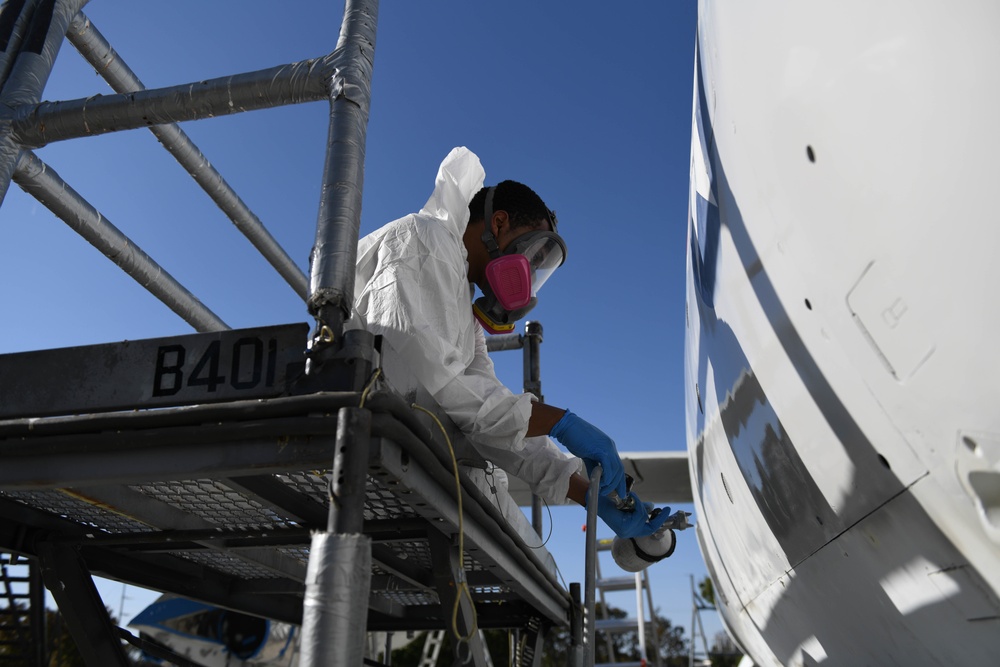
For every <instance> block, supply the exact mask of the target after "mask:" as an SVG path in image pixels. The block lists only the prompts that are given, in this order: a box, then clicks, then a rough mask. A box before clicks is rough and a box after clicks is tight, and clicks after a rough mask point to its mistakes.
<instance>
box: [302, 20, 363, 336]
mask: <svg viewBox="0 0 1000 667" xmlns="http://www.w3.org/2000/svg"><path fill="white" fill-rule="evenodd" d="M377 21H378V2H377V0H349V1H348V3H347V6H346V7H345V9H344V22H343V24H342V26H341V29H340V39H339V41H338V43H337V51H336V53H337V54H338V58H337V67H336V69H335V70H334V74H333V78H332V79H331V81H330V134H329V138H328V143H327V153H326V165H325V167H324V169H323V186H322V190H321V193H320V197H321V198H320V207H319V218H318V220H317V223H316V243H315V245H314V246H313V251H312V255H311V258H310V265H311V279H310V296H309V311H310V312H311V313H313V315H315V316H316V317H317V318H318V319H319V321H320V322H322V323H323V324H325V325H327V326H329V327H330V328H331V329H332V330H333V333H334V335H335V337H337V338H339V336H340V333H341V330H342V329H343V323H344V321H346V319H347V318H348V317H349V316H350V312H351V306H352V303H353V300H354V265H355V262H356V261H357V255H358V235H359V231H360V229H361V194H362V189H363V187H364V165H365V140H366V133H367V128H368V111H369V106H370V102H371V79H372V67H373V64H374V58H375V29H376V23H377Z"/></svg>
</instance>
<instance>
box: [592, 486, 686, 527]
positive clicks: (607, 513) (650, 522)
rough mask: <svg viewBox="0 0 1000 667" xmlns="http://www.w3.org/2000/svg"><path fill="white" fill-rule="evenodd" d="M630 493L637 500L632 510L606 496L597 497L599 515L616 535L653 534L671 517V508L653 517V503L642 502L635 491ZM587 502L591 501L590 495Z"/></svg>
mask: <svg viewBox="0 0 1000 667" xmlns="http://www.w3.org/2000/svg"><path fill="white" fill-rule="evenodd" d="M629 495H630V496H632V499H633V500H634V501H635V509H634V510H633V511H631V512H626V511H624V510H620V509H618V508H617V507H615V504H614V503H613V502H612V501H611V499H610V498H607V497H606V496H598V498H597V516H599V517H601V520H602V521H603V522H604V523H605V524H607V526H608V528H610V529H611V530H613V531H615V535H617V536H618V537H623V538H629V537H645V536H647V535H652V534H653V533H655V532H656V531H657V530H658V529H659V528H660V526H662V525H663V524H664V523H666V522H667V519H669V518H670V516H669V515H670V508H667V510H666V511H664V512H660V513H658V514H656V515H655V516H652V517H651V516H650V513H651V512H652V511H653V503H644V502H642V501H641V500H639V496H637V495H636V494H635V493H634V492H630V493H629ZM587 502H588V503H589V502H590V496H589V495H588V496H587Z"/></svg>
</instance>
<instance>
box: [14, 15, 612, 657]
mask: <svg viewBox="0 0 1000 667" xmlns="http://www.w3.org/2000/svg"><path fill="white" fill-rule="evenodd" d="M83 4H84V0H10V1H8V2H7V3H6V4H5V5H4V6H3V10H2V14H0V30H2V31H4V35H3V36H4V37H5V38H6V43H5V50H4V51H3V53H0V76H2V77H3V80H2V81H0V83H2V90H0V103H2V104H3V106H4V108H5V109H6V110H9V113H7V114H5V115H3V116H2V117H0V201H2V199H3V197H4V196H5V195H6V192H7V190H8V188H9V184H10V183H11V182H15V183H16V184H17V185H18V186H20V187H21V188H22V189H23V190H24V191H25V192H27V193H29V194H30V195H32V196H34V197H35V198H36V199H37V200H38V201H39V202H41V203H42V204H43V205H45V206H46V207H47V208H49V209H50V210H52V211H53V212H54V213H55V214H56V215H57V216H58V217H60V218H61V219H63V220H64V221H66V222H67V223H68V224H70V225H71V226H72V227H73V228H74V229H75V230H76V231H77V232H78V233H80V234H81V235H82V236H84V237H85V238H86V239H87V240H88V241H89V242H90V243H91V244H93V245H94V246H95V247H97V248H98V249H100V250H101V251H102V252H103V253H104V254H105V255H106V256H108V258H109V259H111V260H112V261H114V262H115V263H116V264H117V265H118V266H120V267H121V268H122V269H123V270H124V271H125V272H126V273H128V274H129V275H130V276H132V277H133V278H135V279H136V280H137V281H138V282H139V283H140V284H142V285H143V286H144V287H145V288H146V289H148V290H149V291H150V292H151V293H152V294H153V295H154V296H156V297H157V298H158V299H160V300H161V301H162V302H163V303H164V304H166V305H168V306H169V307H170V308H171V309H172V310H174V312H176V313H177V314H178V315H179V316H180V317H181V318H183V319H184V320H185V321H186V322H188V323H189V324H190V325H191V326H192V327H193V328H194V329H195V331H197V332H198V333H194V334H190V335H185V336H172V337H164V338H156V339H148V340H141V341H129V342H122V343H107V344H101V345H89V346H84V347H75V348H64V349H59V350H38V351H32V352H23V353H17V354H6V355H0V459H2V465H0V549H3V550H7V551H10V552H13V553H16V554H19V555H20V556H21V557H23V558H27V559H28V560H30V561H31V562H33V563H37V565H38V566H39V568H40V571H41V577H42V579H43V580H44V582H45V585H46V587H47V588H48V589H49V590H50V591H51V593H52V595H53V597H54V599H55V601H56V603H57V604H58V606H59V609H60V611H61V613H62V615H63V618H64V620H65V623H66V626H67V627H68V629H69V630H70V632H71V634H72V635H73V637H74V638H75V639H76V642H77V645H78V646H79V648H80V650H81V653H82V654H83V657H84V659H85V661H86V663H87V664H88V665H94V666H98V665H100V666H101V667H107V666H113V665H126V664H128V661H127V659H126V655H125V652H124V650H123V644H122V641H123V640H124V641H128V642H131V643H133V644H135V645H137V646H140V647H142V648H150V647H149V646H148V645H147V644H144V642H143V639H142V638H141V637H133V636H132V635H131V633H129V632H127V631H125V630H123V629H121V628H117V627H115V626H114V624H113V623H112V621H111V619H110V618H109V616H108V614H107V613H106V609H105V605H104V603H103V601H102V600H101V599H100V595H99V594H98V592H97V589H96V587H95V586H94V583H93V580H92V575H100V576H103V577H106V578H110V579H113V580H117V581H121V582H126V583H129V584H135V585H139V586H143V587H146V588H150V589H154V590H160V591H167V592H171V593H175V594H178V595H181V596H186V597H190V598H193V599H196V600H200V601H203V602H206V603H208V604H212V605H216V606H219V607H222V608H226V609H231V610H235V611H239V612H242V613H247V614H251V615H256V616H261V617H265V618H270V619H275V620H278V621H283V622H287V623H292V624H299V623H301V624H302V625H303V632H302V635H303V640H302V657H301V660H300V663H299V664H301V665H304V666H306V665H308V666H310V667H311V666H315V665H332V664H338V665H339V664H362V662H363V661H365V660H368V659H367V658H364V657H363V653H364V635H365V632H370V631H385V632H395V631H409V630H425V629H426V630H444V631H446V632H449V633H451V635H452V639H453V640H454V641H453V644H454V645H455V646H457V647H459V650H460V652H461V653H462V656H461V657H462V658H463V659H468V661H469V663H470V664H475V665H486V664H488V661H489V657H488V655H487V653H486V650H485V647H484V645H483V642H482V639H481V635H480V634H479V633H477V632H475V630H476V629H478V628H517V629H519V631H520V632H521V633H522V636H523V638H524V639H523V641H522V642H521V645H522V647H523V648H522V650H521V652H520V656H521V664H526V665H537V664H539V662H540V659H541V647H542V644H543V642H544V639H545V635H546V633H547V631H548V630H549V628H551V627H553V626H569V627H570V628H571V637H572V647H571V653H572V655H573V662H572V664H577V665H579V664H584V658H583V653H584V643H585V639H584V631H583V620H582V617H583V615H584V612H583V608H582V606H581V604H580V601H579V598H580V595H579V587H578V586H576V585H573V586H571V590H570V591H567V590H565V589H564V588H563V587H562V586H561V585H560V584H559V582H558V579H557V575H556V570H555V564H554V562H553V560H552V558H551V556H550V555H549V554H548V552H547V551H546V550H545V549H544V547H543V545H542V544H541V540H540V538H539V536H538V533H537V531H536V530H534V529H533V526H532V525H531V523H529V522H528V520H527V518H526V517H525V515H524V513H523V512H522V511H521V510H520V508H518V507H517V506H516V504H515V503H514V502H513V501H512V500H511V499H510V497H509V496H506V495H505V494H504V493H503V492H502V491H499V492H498V491H497V490H496V489H495V488H494V487H493V485H492V484H490V483H489V480H488V479H487V475H486V472H485V470H484V468H485V464H484V462H483V461H482V460H481V459H480V458H479V456H478V455H477V453H476V452H475V450H474V449H473V448H472V447H471V446H470V445H469V443H468V442H467V441H465V439H464V438H463V436H462V434H461V433H460V432H459V431H458V430H457V429H456V428H455V427H454V426H453V425H452V424H451V422H450V421H449V420H448V419H447V417H446V416H445V415H444V413H443V412H442V411H441V409H440V407H439V406H437V405H436V404H435V402H434V401H433V399H432V398H431V397H430V396H429V395H428V394H427V392H426V391H424V390H423V389H422V387H421V386H420V385H419V383H417V382H416V381H415V380H414V378H412V376H411V375H410V374H409V372H408V370H407V366H406V360H405V359H402V358H400V356H399V355H397V354H396V353H395V352H394V351H393V350H392V349H391V348H390V347H389V346H388V345H387V344H385V343H384V342H383V341H381V340H380V339H378V338H376V337H374V336H372V335H371V334H369V333H367V332H365V331H362V330H345V322H346V320H347V319H348V317H349V315H350V311H351V305H352V304H351V299H352V295H353V281H354V265H355V259H356V247H357V240H358V235H359V228H360V210H361V194H362V188H363V175H364V169H363V166H364V151H365V134H366V127H367V118H368V108H369V103H370V84H371V77H372V69H373V62H374V49H375V32H376V23H377V12H378V3H377V1H376V0H348V1H347V3H346V6H345V11H344V19H343V24H342V26H341V31H340V36H339V39H338V42H337V46H336V48H335V49H334V51H332V52H331V53H330V54H329V55H327V56H324V57H321V58H317V59H313V60H309V61H302V62H297V63H291V64H287V65H282V66H278V67H274V68H270V69H267V70H260V71H256V72H248V73H242V74H236V75H232V76H227V77H222V78H218V79H211V80H208V81H200V82H196V83H184V84H180V85H176V86H171V87H166V88H158V89H149V90H147V89H145V88H144V87H143V85H142V83H141V81H140V80H139V79H138V77H137V76H136V75H135V74H134V73H133V72H132V71H131V70H130V69H129V67H128V65H127V64H125V63H124V61H123V60H122V59H121V58H120V57H119V56H118V55H117V54H116V53H115V52H114V50H113V49H112V48H111V46H110V45H109V44H108V43H107V41H106V40H105V39H104V37H103V36H102V35H101V34H100V33H99V32H98V31H97V29H96V27H95V26H93V24H92V23H91V22H90V20H89V19H88V18H87V17H86V16H85V15H84V14H83V13H82V11H81V8H82V6H83ZM64 38H68V39H69V41H70V42H71V43H72V44H73V45H74V46H75V47H76V48H77V49H78V50H79V51H80V52H81V54H83V56H84V57H85V58H87V59H88V61H90V62H91V63H92V64H93V65H94V67H95V69H96V70H97V71H98V73H100V74H101V75H102V76H103V77H104V78H105V79H106V80H107V81H108V83H109V84H110V85H111V86H112V87H113V88H114V90H115V91H116V92H117V94H114V95H105V96H96V97H90V98H86V99H79V100H67V101H57V102H41V101H40V100H41V95H42V91H43V88H44V86H45V82H46V80H47V78H48V75H49V72H50V71H51V68H52V66H53V63H54V61H55V58H56V54H57V53H58V50H59V48H60V45H61V43H62V41H63V39H64ZM317 101H326V102H328V103H329V105H330V123H329V134H328V140H327V141H328V143H327V155H326V161H325V165H324V172H323V186H322V197H321V202H320V205H319V215H318V222H317V226H316V244H315V248H316V249H317V250H316V251H315V252H314V253H313V256H312V271H311V276H309V277H308V278H307V277H306V276H305V275H303V274H302V272H301V271H300V270H299V269H298V268H297V267H296V265H295V263H294V262H293V261H292V260H291V259H290V258H289V257H288V255H287V254H286V253H285V252H284V251H283V250H282V249H281V247H280V246H279V245H278V244H277V243H276V242H275V240H274V239H273V238H272V237H271V235H270V234H269V233H268V231H267V230H266V229H265V228H264V226H263V225H262V224H261V223H260V221H259V220H258V219H257V217H256V216H255V215H254V214H253V213H252V212H251V211H250V210H249V209H248V208H247V207H246V205H245V204H244V203H243V202H242V200H240V198H239V197H238V196H237V195H236V193H235V192H233V191H232V188H230V187H229V185H228V184H227V183H226V182H225V180H224V179H223V178H222V176H221V175H220V174H218V172H216V171H215V170H214V169H213V168H212V167H211V166H210V164H209V163H208V161H207V160H206V159H205V157H204V156H203V155H202V154H201V152H200V151H199V150H198V149H197V147H196V146H194V144H193V143H192V142H191V141H190V139H188V138H187V136H186V135H185V134H184V133H183V132H182V131H181V130H180V129H179V128H178V127H177V125H176V123H178V122H181V121H188V120H198V119H202V118H207V117H215V116H223V115H227V114H231V113H235V112H243V111H250V110H254V109H262V108H267V107H273V106H278V105H286V104H298V103H303V102H317ZM139 128H147V129H149V130H150V131H152V132H153V133H154V134H156V136H157V138H158V139H159V140H160V142H161V143H162V144H163V146H164V147H165V148H166V149H167V150H168V151H170V152H171V153H172V154H173V155H174V156H175V157H176V158H177V159H178V161H179V162H180V163H181V164H182V165H183V166H184V168H185V169H186V170H187V171H188V172H189V173H190V174H191V176H192V177H193V178H194V179H195V181H197V182H198V184H199V185H201V187H202V188H204V189H205V191H206V192H207V193H208V194H209V195H210V196H211V197H212V199H213V200H214V201H215V202H216V203H217V204H218V206H219V207H220V208H221V209H222V210H223V211H224V212H225V213H226V214H227V215H228V216H229V217H230V219H231V220H232V221H233V222H234V223H235V224H236V226H237V227H238V228H239V229H240V230H241V231H242V232H243V233H244V234H245V235H246V236H247V238H248V239H249V240H250V241H251V243H253V245H254V246H255V247H256V248H257V249H258V250H259V251H260V253H261V254H262V255H263V256H264V257H265V258H267V260H268V261H269V262H270V263H271V265H272V266H273V267H274V268H275V270H276V271H277V272H278V273H279V274H280V275H282V276H283V277H284V279H285V280H286V281H287V282H288V283H289V284H290V285H291V286H292V287H293V289H295V291H296V292H297V293H298V294H300V296H302V297H303V299H304V300H305V301H306V302H307V304H308V309H309V313H310V314H311V315H312V316H313V318H314V319H315V322H316V325H315V328H311V327H309V326H307V325H305V324H299V323H294V324H278V325H274V326H266V327H258V328H251V329H239V330H232V329H230V328H229V327H228V326H227V325H226V324H225V322H223V321H222V320H221V319H220V318H219V317H218V316H217V315H216V314H215V313H213V312H212V311H210V310H209V309H208V308H207V307H206V306H205V305H204V304H203V303H202V302H201V301H199V300H198V299H197V297H195V296H194V295H193V294H191V293H190V292H189V291H188V290H187V289H186V288H185V287H183V286H182V285H181V284H180V283H178V282H177V281H176V280H175V279H174V278H172V277H171V276H170V275H169V274H168V273H166V272H165V271H164V270H163V269H162V267H160V266H159V265H157V264H156V262H155V261H154V260H153V259H152V257H151V256H150V255H148V254H147V253H146V252H144V251H143V250H141V249H139V248H138V247H137V246H136V245H135V244H134V243H133V242H132V241H131V240H130V239H128V238H127V237H126V236H125V235H124V234H123V233H122V232H121V231H120V230H118V229H117V228H115V227H114V226H113V225H111V223H109V222H108V221H107V220H106V219H105V218H104V217H103V216H102V215H101V214H100V212H99V211H98V210H97V209H96V208H95V207H94V206H93V205H92V204H90V203H89V202H88V201H87V200H85V199H84V198H83V197H82V196H81V195H79V194H78V193H76V192H75V191H74V190H73V189H72V187H70V185H69V184H67V183H65V182H64V181H62V179H60V177H59V176H58V174H56V172H55V171H54V170H53V169H51V167H49V166H48V165H45V164H44V163H43V162H42V161H41V160H40V159H39V158H38V157H37V156H36V155H35V154H34V153H33V152H32V148H33V147H38V146H41V145H44V144H47V143H52V142H56V141H64V140H69V139H74V138H77V137H82V136H90V135H93V134H99V133H102V132H111V131H121V130H134V129H139ZM122 248H127V249H128V250H127V251H125V252H122V251H121V249H122ZM597 474H599V468H598V469H597ZM594 489H595V490H596V485H594ZM592 506H596V502H595V503H592ZM589 520H590V521H591V522H592V521H593V520H594V517H593V516H590V517H589ZM590 534H591V535H592V534H593V532H591V533H590ZM591 541H592V540H591ZM592 547H593V545H592V544H589V545H588V557H590V555H591V554H590V552H591V549H592ZM587 596H588V598H589V604H590V618H591V619H592V618H593V599H592V598H593V582H590V584H589V585H588V589H587ZM358 600H366V601H367V611H366V613H364V614H358V613H357V608H358V604H357V601H358ZM589 633H590V636H591V639H590V644H591V648H592V641H593V640H592V633H593V624H592V623H591V624H590V630H589ZM161 657H166V658H167V659H170V660H171V661H173V662H175V663H176V664H190V663H189V662H188V661H185V660H184V659H182V658H178V657H177V656H173V657H171V656H169V655H166V656H163V655H162V652H161ZM591 662H592V658H591Z"/></svg>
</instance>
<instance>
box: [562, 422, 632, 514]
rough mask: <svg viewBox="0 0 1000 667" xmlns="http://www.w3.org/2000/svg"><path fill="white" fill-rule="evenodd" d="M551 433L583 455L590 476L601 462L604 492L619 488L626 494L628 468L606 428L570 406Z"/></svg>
mask: <svg viewBox="0 0 1000 667" xmlns="http://www.w3.org/2000/svg"><path fill="white" fill-rule="evenodd" d="M549 435H551V436H552V437H553V438H555V439H556V440H558V441H559V442H561V443H562V444H563V445H565V447H566V449H568V450H569V451H570V453H571V454H573V455H575V456H579V457H580V458H581V459H583V462H584V464H585V465H586V466H587V475H588V476H589V475H590V473H591V471H592V470H593V469H594V466H595V465H597V464H600V466H601V467H602V468H603V469H604V471H603V472H602V473H601V495H602V496H606V495H608V494H609V493H611V492H612V491H617V492H618V497H619V498H624V497H625V494H626V489H625V469H624V468H623V467H622V460H621V458H620V457H619V456H618V450H617V449H616V448H615V441H614V440H612V439H611V438H609V437H608V436H607V435H606V434H605V433H604V431H602V430H601V429H599V428H597V427H596V426H594V425H593V424H591V423H589V422H587V421H584V420H583V419H580V418H579V417H577V416H576V415H575V414H573V413H572V412H570V411H569V410H567V411H566V414H564V415H563V416H562V418H561V419H560V420H559V421H557V422H556V425H555V426H553V427H552V430H551V431H549Z"/></svg>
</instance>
